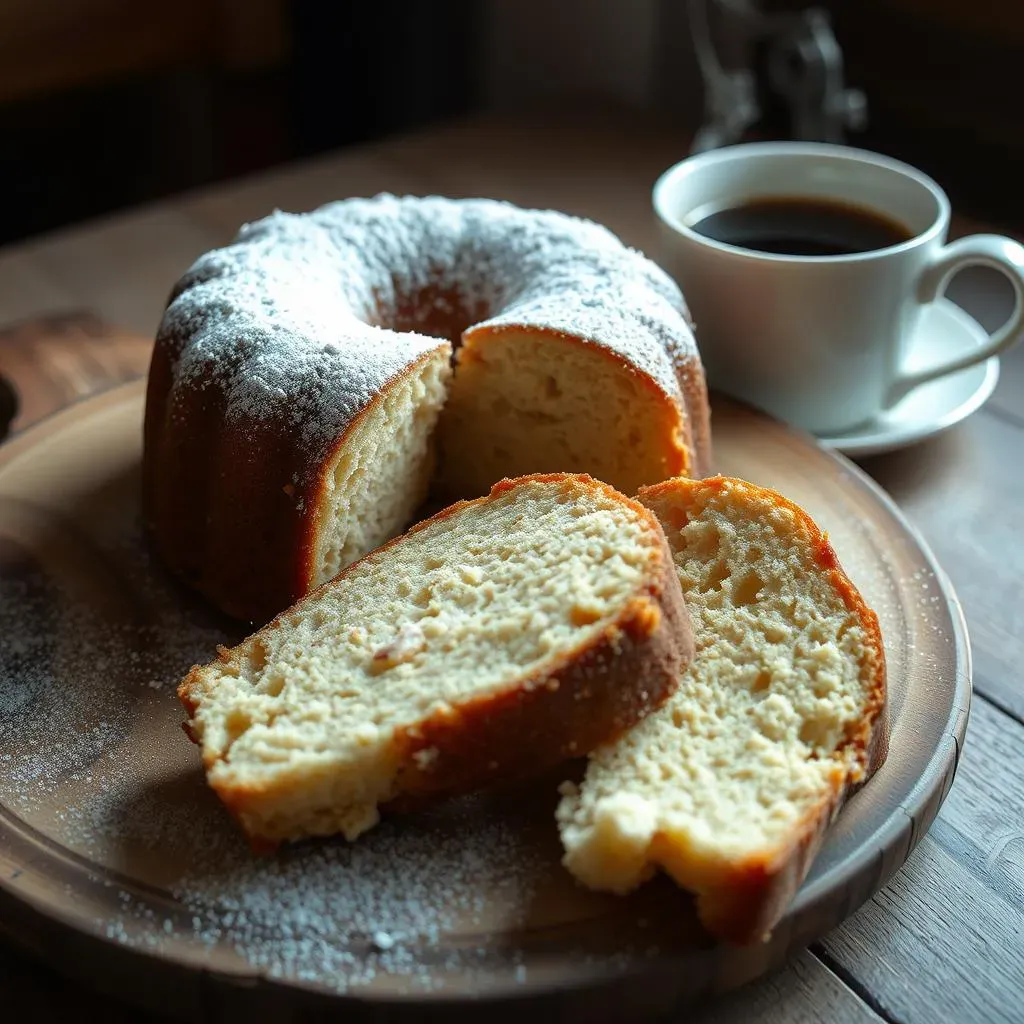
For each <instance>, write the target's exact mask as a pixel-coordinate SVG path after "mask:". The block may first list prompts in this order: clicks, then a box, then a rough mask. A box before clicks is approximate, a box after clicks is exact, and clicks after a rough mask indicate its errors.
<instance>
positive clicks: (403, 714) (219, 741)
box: [195, 484, 660, 839]
mask: <svg viewBox="0 0 1024 1024" xmlns="http://www.w3.org/2000/svg"><path fill="white" fill-rule="evenodd" d="M659 552H660V546H659V544H658V542H657V536H656V534H655V532H654V530H653V529H652V528H651V526H650V525H649V524H648V523H647V522H645V521H644V520H643V519H642V518H641V517H640V515H639V514H638V513H637V512H636V511H635V510H634V509H631V508H630V507H629V506H628V505H625V504H624V503H623V502H622V501H621V498H619V497H617V496H610V495H609V494H608V493H606V492H605V490H604V489H603V488H593V489H592V490H588V491H587V493H586V494H585V495H581V493H580V488H579V485H578V484H563V485H561V486H559V487H552V486H545V485H542V484H530V485H528V486H520V487H517V488H515V489H514V490H513V491H512V492H510V493H507V494H505V495H501V496H499V497H497V498H495V499H492V500H490V501H487V502H483V503H477V504H471V505H469V506H466V507H464V508H463V509H462V510H461V511H460V513H459V514H458V515H455V516H444V517H439V518H438V519H435V520H433V521H431V522H430V523H428V524H427V525H426V526H424V527H423V528H420V529H417V530H416V531H414V532H412V533H410V534H408V535H406V536H405V537H403V538H402V540H401V541H400V542H398V543H396V544H395V545H393V546H392V547H390V548H388V549H385V550H384V551H383V552H376V553H374V554H372V555H370V556H369V557H367V558H365V559H363V560H362V561H361V562H360V563H359V564H357V565H355V566H353V567H352V568H351V569H350V570H349V571H348V572H347V573H346V574H345V575H344V576H343V577H341V578H340V579H339V580H338V581H336V583H335V584H334V585H333V586H332V587H330V588H326V589H324V590H323V591H318V592H316V593H314V594H311V595H310V596H309V597H307V598H306V599H304V600H303V601H302V602H300V603H299V604H298V605H297V606H295V607H294V608H293V609H291V610H290V611H288V612H287V613H285V614H284V615H283V616H282V617H281V618H279V619H278V620H276V622H275V623H274V624H272V625H271V626H270V627H268V629H266V630H264V631H262V632H261V634H259V635H257V636H255V637H251V638H250V639H249V640H248V641H246V642H245V643H244V644H242V645H241V646H240V647H239V648H237V649H236V651H235V653H234V654H233V656H232V657H231V658H230V659H229V660H228V661H226V662H222V663H220V664H219V665H217V666H215V670H203V671H202V673H201V683H200V684H199V686H200V691H201V695H202V700H201V704H200V710H199V711H198V713H197V715H196V718H195V728H196V731H197V733H198V734H199V735H198V738H200V739H201V740H202V742H203V749H204V757H205V758H206V760H207V763H208V768H209V779H210V782H211V784H213V785H214V787H215V788H222V787H227V788H228V789H230V790H232V791H233V792H239V791H243V792H250V793H252V792H260V791H263V790H266V789H267V788H268V787H272V789H273V791H274V792H275V793H277V794H279V798H277V799H275V800H273V801H263V802H262V803H261V804H260V805H259V806H260V811H259V813H260V815H261V816H263V817H261V820H260V822H259V827H258V828H256V829H255V831H256V832H258V833H259V834H262V835H277V836H280V837H281V838H288V837H289V836H290V834H291V830H292V829H293V826H294V823H295V822H302V823H303V829H304V830H305V831H306V832H308V831H309V827H310V826H309V822H310V821H311V820H313V821H316V822H318V824H316V825H315V826H314V827H313V831H314V832H323V833H325V834H326V833H331V832H335V831H339V830H340V831H343V832H344V833H345V834H346V835H347V836H348V837H349V838H350V839H351V838H354V837H355V836H356V835H358V834H359V833H361V832H362V831H364V830H365V829H367V828H369V827H370V826H372V825H373V824H374V823H375V822H376V820H377V812H376V805H377V803H378V802H381V801H383V800H386V799H387V798H388V796H389V794H390V792H391V788H392V786H393V783H394V778H395V773H396V771H397V765H396V764H395V763H394V762H393V759H394V758H395V757H396V756H397V754H396V751H395V745H394V743H393V737H394V735H395V730H396V729H401V728H402V727H403V726H409V725H412V724H413V723H416V722H419V721H421V720H422V719H424V718H425V717H427V716H428V715H430V714H432V713H435V712H438V711H439V710H440V711H442V713H443V709H444V708H445V707H450V706H452V705H454V704H457V703H458V702H459V701H460V700H461V699H463V698H465V697H467V696H468V695H472V696H474V697H476V696H486V695H488V694H491V693H494V692H497V691H499V690H500V689H501V687H502V686H504V685H508V680H509V679H517V678H521V677H522V675H523V674H524V673H530V672H533V671H539V670H542V669H544V666H545V665H548V664H550V663H552V659H554V658H556V657H558V658H563V657H565V656H566V654H567V652H569V651H571V650H573V649H574V648H575V645H577V644H587V643H589V642H591V641H592V640H593V639H594V638H595V637H596V636H597V635H598V634H599V633H600V631H602V630H603V629H604V628H605V627H606V626H607V624H608V622H609V621H610V620H611V619H612V618H613V617H615V616H617V615H618V614H619V613H621V611H622V609H623V607H624V603H625V602H626V601H627V600H629V599H631V598H632V596H633V595H634V594H635V593H636V590H637V588H638V587H639V586H640V585H641V583H642V581H643V580H644V579H647V578H650V574H651V572H652V561H653V560H656V559H657V558H658V557H659ZM353 794H355V796H353ZM225 799H226V800H228V802H229V803H230V799H229V798H227V797H226V798H225Z"/></svg>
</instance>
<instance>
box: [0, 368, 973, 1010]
mask: <svg viewBox="0 0 1024 1024" xmlns="http://www.w3.org/2000/svg"><path fill="white" fill-rule="evenodd" d="M142 407H143V388H142V385H141V383H136V384H131V385H127V386H124V387H121V388H119V389H117V390H115V391H112V392H108V393H106V394H104V395H102V396H100V397H98V398H96V399H91V400H89V401H86V402H84V403H82V404H80V405H78V406H75V407H73V408H71V409H69V410H67V411H65V412H63V413H60V414H58V415H56V416H54V417H52V418H51V419H49V420H47V421H45V422H43V423H42V424H40V425H38V426H36V427H34V428H32V429H30V430H29V431H27V432H26V433H24V434H23V435H21V436H20V437H18V438H16V439H15V440H13V441H11V442H9V443H8V444H7V445H5V446H4V447H3V448H0V922H2V923H3V925H4V927H5V930H6V931H7V932H9V933H10V934H12V935H13V936H14V937H16V938H17V939H19V940H21V941H23V942H26V943H28V944H29V945H30V946H32V947H33V948H35V949H36V950H37V951H38V952H40V953H41V954H42V955H44V956H45V957H46V958H47V959H49V960H50V961H51V962H53V963H54V964H55V965H56V966H58V967H60V968H61V969H63V970H65V971H68V972H70V973H72V974H74V975H76V976H79V977H81V978H84V979H87V980H88V982H89V983H91V984H93V985H97V986H99V987H101V988H103V989H105V990H108V991H111V992H116V993H118V994H120V995H121V996H123V997H125V998H128V999H132V1000H136V1001H138V1002H139V1003H142V1004H145V1005H147V1006H150V1007H153V1008H157V1009H160V1010H163V1011H164V1012H173V1013H174V1014H175V1015H177V1016H181V1017H186V1018H189V1017H191V1018H198V1017H200V1016H201V1017H202V1019H204V1020H215V1019H216V1020H220V1019H243V1018H244V1019H246V1020H247V1021H258V1020H263V1019H274V1020H276V1021H287V1020H293V1019H294V1020H299V1019H301V1020H303V1021H306V1020H311V1019H319V1017H320V1015H321V1014H323V1015H324V1017H325V1019H326V1016H327V1015H328V1014H330V1015H332V1019H333V1015H336V1014H337V1013H338V1012H339V1011H342V1010H343V1011H344V1013H345V1014H346V1015H348V1016H346V1019H353V1015H354V1016H355V1017H360V1015H362V1016H364V1017H377V1016H380V1017H383V1016H385V1015H386V1016H387V1019H388V1020H389V1021H391V1020H393V1019H398V1018H402V1019H405V1018H406V1017H407V1016H409V1017H415V1018H416V1019H417V1020H423V1019H428V1018H429V1019H433V1017H434V1015H435V1014H436V1015H437V1017H438V1019H445V1020H452V1019H453V1018H454V1017H458V1016H459V1015H460V1012H461V1011H465V1015H466V1016H470V1015H472V1016H474V1017H477V1016H478V1015H479V1014H480V1012H481V1010H483V1009H486V1013H487V1014H488V1016H489V1018H491V1019H504V1016H505V1015H506V1014H507V1015H508V1016H509V1017H510V1018H511V1017H512V1016H515V1017H516V1019H520V1018H521V1016H522V1014H523V1013H526V1012H535V1011H537V1010H542V1011H545V1012H561V1013H565V1014H567V1015H572V1016H573V1019H580V1020H600V1019H611V1018H614V1017H617V1016H622V1015H624V1014H626V1013H628V1014H629V1015H630V1016H631V1017H640V1016H644V1015H648V1014H650V1015H653V1014H655V1013H659V1012H663V1011H665V1010H666V1009H668V1008H669V1007H671V1006H673V1005H675V1004H677V1003H679V1002H682V1001H685V1000H688V999H692V998H694V997H697V996H700V995H706V994H709V993H713V992H717V991H721V990H724V989H727V988H730V987H733V986H736V985H739V984H742V983H743V982H745V981H747V980H749V979H751V978H753V977H755V976H756V975H758V974H760V973H762V972H764V971H766V970H769V969H770V968H772V967H774V966H776V965H778V964H779V963H781V962H782V960H783V959H784V958H785V957H786V955H787V954H788V953H789V952H791V951H793V950H796V949H798V948H801V947H803V946H805V945H806V944H807V943H809V942H810V941H812V940H813V939H815V938H816V937H818V936H820V935H821V934H823V933H824V932H825V931H827V930H828V929H829V928H831V927H833V926H834V925H836V924H837V923H838V922H840V921H842V920H843V919H844V918H845V917H846V916H847V915H848V914H850V913H851V912H852V911H854V910H855V909H856V908H857V907H858V906H859V905H860V904H861V903H862V902H863V901H864V900H866V899H867V898H868V897H869V896H871V894H872V893H874V892H875V891H876V890H877V889H878V888H879V887H880V886H881V885H883V884H884V883H885V881H886V880H887V879H888V878H889V877H890V875H891V874H892V873H893V872H894V871H895V870H896V869H897V868H898V867H899V866H900V865H901V864H902V863H903V862H904V861H905V860H906V858H907V856H908V854H909V853H910V851H911V850H912V849H913V847H914V845H915V844H916V843H917V841H918V840H919V839H920V837H921V836H922V834H923V833H924V831H925V830H926V829H927V828H928V826H929V824H930V823H931V821H932V820H933V818H934V817H935V813H936V811H937V810H938V807H939V804H940V803H941V802H942V799H943V798H944V797H945V795H946V792H947V791H948V789H949V786H950V783H951V782H952V779H953V773H954V770H955V768H956V762H957V757H958V753H959V748H960V744H961V741H962V738H963V734H964V729H965V726H966V719H967V710H968V704H969V699H970V658H969V652H968V645H967V638H966V633H965V628H964V623H963V618H962V615H961V613H960V609H959V606H958V605H957V602H956V598H955V597H954V595H953V592H952V589H951V588H950V585H949V582H948V580H947V579H946V577H945V576H944V575H943V573H942V572H941V570H940V569H939V568H938V567H937V566H936V564H935V562H934V560H933V559H932V557H931V555H930V554H929V553H928V551H927V550H926V548H925V547H924V545H923V544H922V542H921V540H920V538H919V537H918V536H917V535H916V533H915V532H914V531H913V530H912V529H911V528H910V527H909V526H908V525H907V523H906V522H905V521H904V519H903V518H902V517H901V516H900V514H899V512H898V511H897V510H896V508H895V507H894V506H893V505H892V503H891V502H890V501H889V500H888V499H887V498H886V497H885V496H884V495H883V494H882V493H881V492H880V491H879V489H878V488H877V487H876V486H875V485H874V484H872V483H871V481H870V480H868V479H867V478H866V477H865V476H864V475H863V474H862V473H860V472H859V471H858V470H857V469H856V468H855V467H854V466H852V465H851V464H850V463H848V462H846V461H845V460H843V459H842V458H839V457H836V456H834V455H830V454H828V453H826V452H825V451H823V450H822V449H819V448H817V447H815V446H814V445H813V444H812V443H811V442H809V441H808V440H806V439H804V438H803V437H801V436H799V435H797V434H794V433H792V432H790V431H788V430H786V429H784V428H783V427H781V426H779V425H777V424H775V423H773V422H771V421H769V420H767V419H765V418H763V417H761V416H759V415H757V414H755V413H753V412H750V411H748V410H746V409H743V408H740V407H736V406H733V405H730V404H726V403H719V404H718V405H717V406H716V410H715V441H716V449H717V460H718V466H719V469H720V470H721V471H722V472H726V473H730V474H734V475H737V476H742V477H746V478H748V479H751V480H754V481H757V482H758V483H762V484H767V485H770V486H773V487H777V488H778V489H780V490H781V491H783V492H784V493H786V494H787V495H788V496H790V497H791V498H793V499H795V500H796V501H797V502H799V503H800V504H802V505H804V506H805V507H806V508H807V509H808V510H809V511H810V512H811V514H812V515H813V516H814V517H815V518H816V519H817V520H818V521H819V523H821V524H822V526H823V527H825V528H827V529H828V530H829V532H830V534H831V536H832V540H833V543H834V546H835V548H836V549H837V551H838V552H839V555H840V558H841V559H842V560H843V562H844V564H845V566H846V568H847V570H848V572H849V573H850V575H851V576H852V578H853V579H854V581H855V582H856V583H857V584H858V586H859V587H860V588H861V590H862V591H863V593H864V594H865V596H866V598H867V600H868V601H869V602H870V603H871V604H872V605H873V606H874V607H875V608H876V610H877V611H878V613H879V616H880V618H881V621H882V628H883V633H884V636H885V640H886V653H887V656H888V661H889V673H890V675H889V678H890V687H891V714H892V735H891V749H890V753H889V757H888V761H887V762H886V764H885V766H884V768H883V769H882V770H881V771H880V772H879V773H878V774H877V775H876V776H875V778H874V779H873V780H872V782H871V783H870V784H869V785H868V786H867V787H866V788H865V789H864V790H863V791H862V792H861V793H860V794H858V795H857V796H856V797H855V798H854V799H853V801H852V802H851V803H850V805H849V806H848V808H847V810H846V811H845V812H844V813H843V815H842V816H841V818H840V819H839V821H838V822H837V823H836V825H835V827H834V829H833V830H832V832H831V833H830V836H829V839H828V841H827V843H826V845H825V847H824V849H823V850H822V852H821V855H820V857H819V858H818V860H817V862H816V863H815V865H814V868H813V870H812V872H811V875H810V877H809V878H808V880H807V883H806V884H805V885H804V887H803V889H802V890H801V891H800V893H799V896H798V898H797V900H796V903H795V905H794V906H793V907H792V909H791V911H790V913H789V914H788V916H787V917H786V918H785V920H784V921H783V922H782V924H781V925H780V926H779V927H778V929H777V930H776V932H775V934H774V936H773V938H772V940H771V941H770V942H769V943H765V944H763V945H759V946H757V947H755V948H751V949H743V950H738V949H733V948H727V947H723V946H718V945H715V944H714V943H712V942H711V941H710V940H709V939H708V937H707V936H706V935H705V934H704V933H703V931H702V930H701V929H700V927H699V925H698V924H697V922H696V920H695V917H694V913H693V907H692V903H691V900H690V898H689V897H688V896H687V895H686V894H685V893H682V892H680V891H679V890H677V889H675V888H674V887H673V886H671V885H670V884H668V883H667V882H665V881H664V880H663V879H660V880H655V881H653V882H651V883H649V884H648V885H647V886H645V887H644V888H643V889H642V890H641V891H639V892H638V893H636V894H635V895H634V896H632V897H630V898H628V899H618V898H614V897H608V896H601V895H595V894H591V893H587V892H585V891H583V890H582V889H580V888H578V887H577V886H575V885H574V884H573V882H572V881H571V879H570V878H569V877H568V876H567V875H566V874H565V873H564V871H563V870H562V869H561V868H560V866H559V847H558V841H557V836H556V833H555V829H554V826H553V821H552V811H553V808H554V804H555V800H556V793H555V785H556V783H557V781H558V778H553V779H550V780H545V781H544V782H542V783H538V784H533V785H531V786H529V787H524V788H521V789H517V790H511V791H507V792H504V793H494V794H485V795H481V796H478V797H475V798H472V799H465V800H461V801H457V802H455V803H453V804H451V805H448V806H445V807H441V808H438V809H436V810H434V811H432V812H430V813H429V814H422V815H418V816H416V817H413V818H406V819H402V820H398V819H395V820H393V821H390V822H386V823H385V824H383V825H382V826H381V827H380V828H378V829H376V830H375V831H374V832H373V833H371V834H369V835H368V836H367V837H365V839H363V840H360V842H359V843H356V844H354V845H352V846H349V845H346V844H344V843H341V842H327V843H316V844H313V843H311V844H307V845H303V846H299V847H296V848H294V849H292V850H289V851H287V852H285V853H284V854H282V855H280V856H278V857H276V858H270V859H265V860H254V858H252V857H251V856H250V855H249V854H248V853H247V851H246V850H245V849H244V848H243V847H242V844H241V843H240V842H239V840H238V837H237V835H236V832H235V830H234V828H233V826H232V825H231V824H230V823H229V822H228V820H227V818H226V816H225V815H224V814H223V813H222V811H221V809H220V807H219V806H218V805H217V804H216V802H215V801H214V800H213V799H212V797H211V796H210V794H209V793H208V792H207V790H206V789H205V787H204V785H203V783H202V778H201V774H200V771H199V766H198V757H197V753H196V750H195V748H193V747H192V746H191V745H190V743H189V742H188V741H187V739H186V738H185V736H184V735H183V733H182V731H181V729H180V728H179V726H180V723H181V720H182V710H181V708H180V707H179V705H178V703H177V700H176V698H175V696H174V686H175V684H176V683H177V681H178V679H179V678H180V677H181V676H182V674H183V673H184V672H185V670H186V669H187V668H188V667H189V665H190V664H191V663H192V662H193V661H194V660H197V659H203V660H205V659H207V658H208V657H209V656H210V655H211V654H212V652H213V649H214V645H215V644H216V643H218V642H229V641H233V640H235V639H237V638H238V632H237V627H234V626H232V625H231V624H230V623H226V622H224V621H222V620H220V619H218V618H217V617H216V616H214V615H213V614H211V613H210V612H209V611H208V610H206V609H205V608H204V607H203V606H201V605H200V604H198V603H197V602H196V601H194V600H193V599H192V598H191V597H189V596H188V595H186V594H184V593H183V592H182V591H181V590H179V589H178V588H176V586H175V585H173V584H172V583H170V582H169V581H168V580H167V579H166V578H165V577H164V576H163V574H162V573H161V571H160V569H159V567H157V566H156V565H154V564H153V563H152V562H151V561H150V559H149V557H148V554H147V551H146V548H145V545H144V544H143V542H142V537H141V531H140V524H139V508H138V494H139V454H140V422H141V414H142ZM566 771H568V769H566V770H565V771H563V772H562V773H560V776H559V777H561V776H564V775H565V774H566ZM360 1019H362V1018H360Z"/></svg>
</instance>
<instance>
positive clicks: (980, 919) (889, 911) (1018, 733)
mask: <svg viewBox="0 0 1024 1024" xmlns="http://www.w3.org/2000/svg"><path fill="white" fill-rule="evenodd" d="M821 950H822V951H823V953H824V955H825V956H826V958H827V962H829V963H832V964H835V965H839V966H841V968H842V969H843V971H844V972H848V973H849V974H850V975H852V976H853V977H855V978H856V979H857V981H858V983H859V984H860V985H862V986H864V987H865V988H866V989H868V990H869V991H870V992H871V993H872V994H873V996H874V998H875V999H876V1000H877V1001H878V1003H879V1004H880V1005H881V1006H882V1007H883V1011H884V1014H885V1016H886V1017H887V1018H888V1019H890V1020H898V1021H946V1020H948V1021H975V1020H976V1021H986V1022H989V1021H991V1022H1005V1024H1010V1022H1019V1021H1020V1020H1021V1019H1022V1009H1021V998H1022V996H1024V726H1021V725H1020V724H1019V723H1018V722H1016V721H1014V720H1013V719H1011V718H1010V717H1009V716H1007V715H1005V714H1004V713H1003V712H1001V711H999V710H998V709H996V708H993V707H992V706H991V705H987V704H985V703H984V702H981V701H978V702H976V704H975V709H974V712H973V714H972V718H971V725H970V730H969V734H968V742H967V743H966V745H965V748H964V754H963V757H962V759H961V762H960V769H959V771H958V775H957V782H956V785H955V786H954V787H953V789H952V791H951V793H950V795H949V798H948V799H947V801H946V803H945V804H944V806H943V808H942V811H941V813H940V815H939V818H938V821H937V822H936V824H935V826H934V828H933V829H932V831H931V833H930V834H929V835H928V836H927V837H926V838H925V840H924V841H923V842H922V843H921V845H920V846H919V847H918V849H917V850H916V851H915V852H914V854H913V855H912V856H911V858H910V860H909V861H908V862H907V864H906V866H905V868H904V869H903V871H901V872H900V874H899V875H897V876H896V878H895V879H894V880H893V882H892V883H891V884H890V885H889V886H888V887H887V888H886V889H885V890H883V891H882V892H881V893H879V894H878V895H877V896H876V897H875V898H873V899H872V900H871V901H870V903H868V904H867V905H866V906H865V907H863V908H862V909H861V910H860V912H859V913H857V914H855V915H854V916H853V917H852V918H851V919H850V920H849V921H847V922H846V923H845V924H843V925H841V926H840V927H839V928H837V929H835V930H834V931H833V932H832V933H831V934H830V935H829V936H828V938H827V939H826V940H825V941H824V942H823V943H822V944H821Z"/></svg>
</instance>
